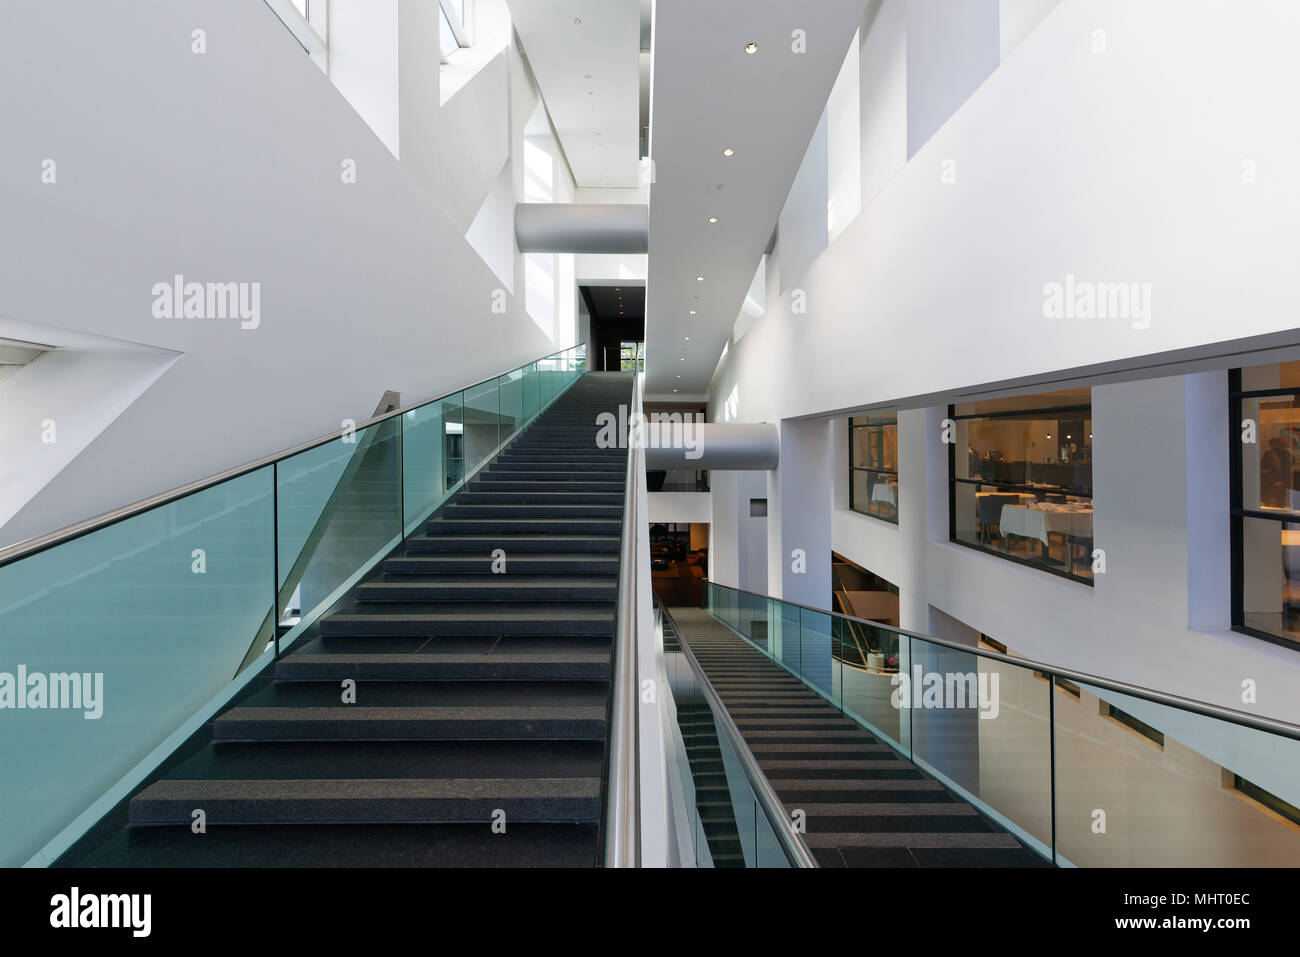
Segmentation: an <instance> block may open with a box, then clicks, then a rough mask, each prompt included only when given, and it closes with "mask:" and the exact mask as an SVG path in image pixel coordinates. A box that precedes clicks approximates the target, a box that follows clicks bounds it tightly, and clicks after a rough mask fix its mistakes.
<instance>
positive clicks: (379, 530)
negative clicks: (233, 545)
mask: <svg viewBox="0 0 1300 957" xmlns="http://www.w3.org/2000/svg"><path fill="white" fill-rule="evenodd" d="M399 426H400V422H399V420H398V418H397V417H393V418H390V419H385V420H384V421H382V422H378V423H376V424H375V425H372V426H369V427H368V428H365V429H362V430H361V431H359V432H357V433H356V434H355V435H353V436H350V437H349V438H350V439H351V441H347V442H345V441H344V440H343V439H341V438H340V439H335V440H334V441H332V442H328V443H326V444H325V445H320V446H317V447H316V448H314V449H308V450H307V451H306V452H301V453H299V454H298V455H295V456H292V457H291V458H288V459H285V460H284V461H282V462H280V463H279V465H278V466H277V468H276V479H277V492H276V496H277V498H276V524H277V529H278V535H277V539H278V544H279V569H280V583H279V585H280V602H279V605H280V607H279V610H280V612H281V613H283V612H284V611H285V609H286V604H287V603H288V600H289V599H290V598H291V597H292V596H293V595H294V594H295V593H296V594H297V595H298V599H299V600H298V607H299V608H300V609H301V611H302V612H303V613H305V614H310V613H311V612H312V610H313V609H316V608H317V606H319V605H321V604H322V603H324V602H326V601H327V600H330V598H331V595H332V594H333V593H334V591H335V589H337V588H338V587H339V586H340V585H342V584H343V583H344V582H346V581H347V580H348V578H349V577H350V576H351V575H352V574H353V573H354V572H356V570H357V569H358V568H359V567H361V565H363V564H364V563H365V562H366V561H367V560H369V559H370V557H371V556H373V555H374V554H375V553H376V552H378V551H381V550H383V549H384V548H385V547H386V546H387V545H388V544H389V543H390V542H392V541H394V540H395V539H396V537H397V536H398V535H399V534H401V532H402V495H401V489H402V478H401V474H400V461H401V454H400V451H399V449H398V443H399V435H398V429H399Z"/></svg>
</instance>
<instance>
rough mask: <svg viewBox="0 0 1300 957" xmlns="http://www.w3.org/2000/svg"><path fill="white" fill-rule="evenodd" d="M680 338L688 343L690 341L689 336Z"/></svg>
mask: <svg viewBox="0 0 1300 957" xmlns="http://www.w3.org/2000/svg"><path fill="white" fill-rule="evenodd" d="M682 338H683V339H685V340H686V341H687V342H690V341H691V337H690V336H682Z"/></svg>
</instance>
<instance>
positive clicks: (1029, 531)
mask: <svg viewBox="0 0 1300 957" xmlns="http://www.w3.org/2000/svg"><path fill="white" fill-rule="evenodd" d="M998 530H999V531H1000V532H1001V533H1002V534H1003V535H1023V536H1024V537H1025V538H1036V539H1038V540H1039V541H1040V542H1042V543H1043V544H1044V545H1046V544H1047V543H1048V542H1047V536H1048V534H1049V533H1050V532H1056V533H1058V534H1061V535H1073V534H1079V533H1084V534H1087V533H1090V532H1091V531H1092V509H1087V510H1082V509H1080V510H1073V511H1072V510H1070V509H1066V508H1060V507H1058V508H1050V507H1049V508H1043V507H1041V506H1040V507H1038V508H1028V507H1026V506H1024V505H1004V506H1002V517H1001V520H1000V521H999V522H998Z"/></svg>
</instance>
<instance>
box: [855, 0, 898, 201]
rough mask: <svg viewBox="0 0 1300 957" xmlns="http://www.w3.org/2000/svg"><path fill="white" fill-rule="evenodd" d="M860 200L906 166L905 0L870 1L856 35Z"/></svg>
mask: <svg viewBox="0 0 1300 957" xmlns="http://www.w3.org/2000/svg"><path fill="white" fill-rule="evenodd" d="M858 40H859V44H860V49H859V51H858V64H859V67H858V80H859V84H860V85H859V91H858V103H859V108H860V110H861V113H860V116H859V128H860V132H861V134H862V144H861V147H860V159H859V162H860V165H861V167H862V191H861V199H862V201H863V202H864V203H869V202H870V201H871V199H872V197H874V196H875V195H876V193H878V192H880V191H881V190H882V189H883V188H884V187H885V184H886V183H888V182H889V181H890V180H891V179H893V178H894V174H896V173H897V172H898V171H899V170H901V169H902V168H903V166H904V165H905V164H906V163H907V0H871V2H870V3H868V4H867V9H866V14H865V16H864V17H863V19H862V28H861V29H860V31H859V33H858Z"/></svg>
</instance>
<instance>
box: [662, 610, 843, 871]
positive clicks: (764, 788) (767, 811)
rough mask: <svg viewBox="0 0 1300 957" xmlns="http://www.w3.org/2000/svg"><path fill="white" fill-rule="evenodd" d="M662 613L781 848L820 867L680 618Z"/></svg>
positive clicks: (798, 861)
mask: <svg viewBox="0 0 1300 957" xmlns="http://www.w3.org/2000/svg"><path fill="white" fill-rule="evenodd" d="M659 614H660V615H662V616H663V620H664V621H665V622H666V623H667V624H668V625H670V626H671V627H672V629H673V633H674V634H676V636H677V644H678V645H679V646H680V647H681V649H682V654H683V655H684V656H685V658H686V661H687V663H689V664H690V666H691V670H692V671H694V672H695V676H696V678H697V679H698V681H699V683H700V687H701V688H702V689H703V691H704V697H705V698H706V699H707V700H708V703H709V710H710V711H712V712H713V720H714V724H715V726H716V727H717V728H718V730H719V731H720V732H722V734H723V735H724V736H725V737H726V739H727V743H728V744H730V745H731V749H732V751H734V752H735V754H736V757H737V758H738V759H739V761H740V768H741V770H742V771H743V772H744V774H745V780H746V781H748V782H749V787H750V789H751V790H752V791H753V792H754V796H755V797H757V798H758V803H759V804H760V805H762V808H763V814H764V816H765V817H766V818H767V820H768V823H769V824H771V825H772V830H773V831H774V832H775V833H776V836H777V839H778V840H779V841H780V842H781V849H782V850H783V851H785V855H786V858H787V859H788V860H789V861H790V863H791V864H794V865H795V866H796V867H817V866H818V864H817V859H816V858H815V857H813V856H812V852H811V851H810V850H808V845H807V844H805V843H804V842H803V840H802V839H801V838H800V837H799V836H798V835H797V834H795V832H794V829H793V828H792V827H791V826H790V820H789V819H788V818H787V817H786V816H785V805H784V804H782V803H781V799H780V798H779V797H777V795H776V791H774V790H773V789H772V785H771V783H770V782H769V781H768V780H767V776H766V775H765V774H763V771H762V769H761V768H760V767H759V766H758V759H757V758H756V757H754V752H752V751H750V750H749V745H748V744H746V743H745V737H744V735H742V734H741V733H740V728H738V727H736V722H735V721H733V720H732V718H731V714H730V712H728V711H727V706H726V705H725V704H723V702H722V698H721V696H719V694H718V691H717V689H716V688H714V687H713V682H712V681H710V680H709V676H708V675H706V674H705V673H704V668H703V666H702V665H701V664H700V662H699V660H698V659H697V658H696V657H695V653H694V652H693V651H691V649H690V644H689V642H688V641H687V639H686V637H685V636H684V635H683V634H682V630H681V628H679V627H678V626H677V621H676V619H674V618H673V616H672V613H671V612H670V611H669V610H668V609H667V608H665V607H664V606H663V605H662V604H661V605H660V606H659Z"/></svg>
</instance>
